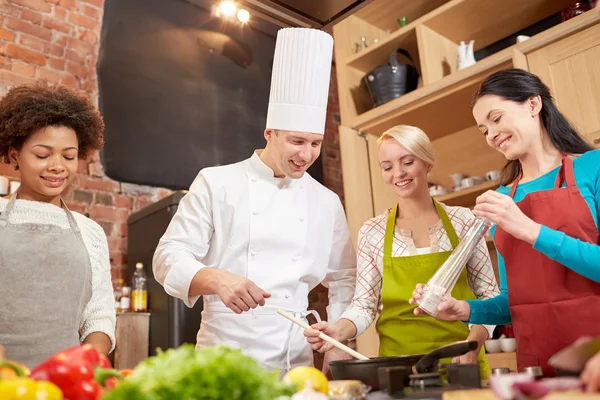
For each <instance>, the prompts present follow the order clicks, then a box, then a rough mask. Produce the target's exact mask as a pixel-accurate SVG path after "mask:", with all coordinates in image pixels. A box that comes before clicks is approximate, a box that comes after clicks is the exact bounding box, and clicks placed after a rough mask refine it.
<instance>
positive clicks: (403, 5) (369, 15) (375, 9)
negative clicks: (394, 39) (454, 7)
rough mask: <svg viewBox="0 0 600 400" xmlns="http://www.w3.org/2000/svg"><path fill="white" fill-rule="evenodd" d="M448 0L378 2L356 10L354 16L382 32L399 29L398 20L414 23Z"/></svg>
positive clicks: (390, 0) (382, 0)
mask: <svg viewBox="0 0 600 400" xmlns="http://www.w3.org/2000/svg"><path fill="white" fill-rule="evenodd" d="M448 1H449V0H418V1H415V0H378V1H374V2H372V3H371V4H369V5H368V6H367V7H363V8H361V9H360V10H358V11H357V12H356V13H355V14H354V15H355V16H357V17H358V18H360V19H362V20H363V21H365V22H367V23H369V24H371V25H373V26H376V27H378V28H379V29H382V30H384V31H387V30H389V31H392V32H394V31H395V30H397V29H398V28H399V25H398V18H400V17H406V18H408V21H409V22H412V21H415V20H417V19H419V18H420V17H422V16H423V15H425V14H427V13H428V12H430V11H432V10H434V9H436V8H437V7H439V6H441V5H442V4H444V3H447V2H448Z"/></svg>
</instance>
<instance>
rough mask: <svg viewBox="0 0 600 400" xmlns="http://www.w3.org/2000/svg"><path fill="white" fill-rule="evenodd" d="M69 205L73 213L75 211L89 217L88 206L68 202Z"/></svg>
mask: <svg viewBox="0 0 600 400" xmlns="http://www.w3.org/2000/svg"><path fill="white" fill-rule="evenodd" d="M66 203H67V207H69V210H71V211H75V212H78V213H79V214H83V215H86V216H87V211H86V209H87V205H85V204H81V203H70V202H66Z"/></svg>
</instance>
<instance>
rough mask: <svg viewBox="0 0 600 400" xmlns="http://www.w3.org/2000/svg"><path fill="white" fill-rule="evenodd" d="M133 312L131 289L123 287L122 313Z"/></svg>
mask: <svg viewBox="0 0 600 400" xmlns="http://www.w3.org/2000/svg"><path fill="white" fill-rule="evenodd" d="M130 311H131V288H130V287H129V286H123V289H121V312H130Z"/></svg>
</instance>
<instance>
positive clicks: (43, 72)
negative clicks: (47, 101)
mask: <svg viewBox="0 0 600 400" xmlns="http://www.w3.org/2000/svg"><path fill="white" fill-rule="evenodd" d="M37 72H38V73H37V79H46V80H47V81H48V82H53V83H55V82H58V81H60V74H59V73H58V72H56V71H52V70H50V69H48V68H38V70H37Z"/></svg>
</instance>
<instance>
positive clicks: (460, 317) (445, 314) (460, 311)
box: [408, 283, 471, 321]
mask: <svg viewBox="0 0 600 400" xmlns="http://www.w3.org/2000/svg"><path fill="white" fill-rule="evenodd" d="M424 289H425V285H423V284H422V283H419V284H417V287H416V288H415V290H413V293H412V297H411V298H410V299H409V300H408V303H409V304H417V300H419V299H420V298H421V296H422V295H423V290H424ZM413 313H414V314H415V315H429V314H427V313H426V312H425V311H423V309H421V308H419V307H417V308H415V310H414V311H413ZM470 315H471V307H470V306H469V303H467V302H466V301H464V300H456V299H455V298H454V297H450V296H447V297H446V299H445V300H444V301H442V302H441V303H440V305H439V306H438V313H437V315H436V316H435V318H436V319H440V320H443V321H467V320H468V319H469V316H470Z"/></svg>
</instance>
